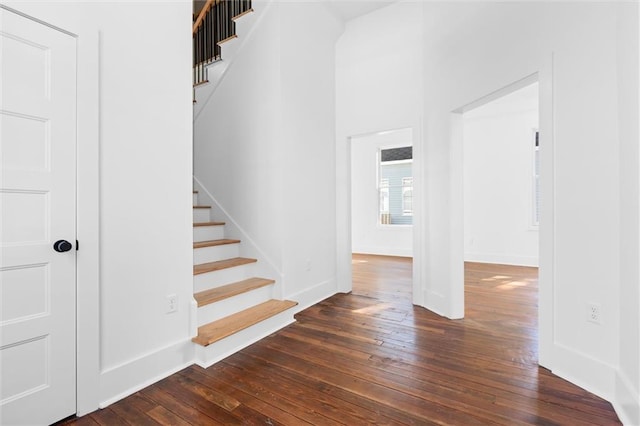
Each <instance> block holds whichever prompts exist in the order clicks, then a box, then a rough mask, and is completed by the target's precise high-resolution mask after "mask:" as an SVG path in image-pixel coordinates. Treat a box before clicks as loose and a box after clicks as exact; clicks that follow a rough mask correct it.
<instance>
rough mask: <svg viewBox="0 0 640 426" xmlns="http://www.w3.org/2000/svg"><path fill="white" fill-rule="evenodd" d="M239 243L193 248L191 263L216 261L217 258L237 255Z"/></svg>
mask: <svg viewBox="0 0 640 426" xmlns="http://www.w3.org/2000/svg"><path fill="white" fill-rule="evenodd" d="M239 253H240V244H224V245H221V246H213V247H203V248H197V249H194V250H193V264H194V265H198V264H200V263H207V262H216V261H218V260H224V259H231V258H232V257H238V256H239Z"/></svg>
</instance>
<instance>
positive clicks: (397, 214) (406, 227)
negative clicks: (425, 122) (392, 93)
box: [350, 128, 414, 301]
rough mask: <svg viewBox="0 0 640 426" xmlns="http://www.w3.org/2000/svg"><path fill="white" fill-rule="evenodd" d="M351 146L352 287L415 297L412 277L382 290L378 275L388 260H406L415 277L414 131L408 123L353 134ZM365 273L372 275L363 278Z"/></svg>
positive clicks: (384, 296) (363, 291)
mask: <svg viewBox="0 0 640 426" xmlns="http://www.w3.org/2000/svg"><path fill="white" fill-rule="evenodd" d="M350 148H351V241H352V265H353V274H354V277H353V278H354V279H353V282H354V287H353V291H354V293H356V294H362V295H367V296H372V297H378V298H381V299H403V300H407V301H411V300H412V294H413V284H412V280H411V279H408V280H400V281H399V282H398V284H397V286H394V287H393V288H391V289H390V288H389V287H388V286H385V287H384V289H383V288H381V287H378V284H379V281H378V280H377V277H379V276H380V275H381V272H382V270H384V269H385V266H384V265H385V264H389V265H401V267H402V268H404V269H407V270H408V271H409V274H408V276H409V277H411V276H412V274H411V271H412V268H413V266H412V265H413V214H414V198H413V194H414V190H413V131H412V129H410V128H407V129H398V130H389V131H381V132H376V133H370V134H365V135H360V136H354V137H351V147H350ZM394 267H396V266H394ZM370 268H373V269H375V271H374V270H370V271H369V269H370ZM367 271H368V272H367ZM361 274H364V275H365V277H366V276H369V277H371V279H369V280H367V279H364V280H359V279H358V275H361ZM405 276H406V275H405Z"/></svg>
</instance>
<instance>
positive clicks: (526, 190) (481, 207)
mask: <svg viewBox="0 0 640 426" xmlns="http://www.w3.org/2000/svg"><path fill="white" fill-rule="evenodd" d="M539 115H540V114H539V87H538V82H537V81H535V82H532V83H531V84H528V85H526V86H524V87H520V88H518V89H516V90H513V91H511V92H509V93H507V94H505V95H503V96H501V97H499V98H497V99H494V100H491V101H490V102H487V103H484V104H482V105H481V106H478V107H475V108H473V109H469V110H466V111H465V112H464V113H463V115H462V134H463V187H464V262H465V268H464V274H465V275H464V276H465V279H464V285H465V294H467V295H469V297H465V300H468V301H471V300H473V301H474V302H466V303H465V317H466V318H468V319H470V320H472V321H474V320H475V319H476V318H478V317H482V318H485V319H487V318H488V317H487V315H486V314H487V313H486V312H485V307H486V306H487V304H486V303H483V297H484V298H485V300H489V298H491V300H492V306H494V308H495V306H496V303H498V306H500V308H499V309H498V310H495V311H494V312H493V313H492V315H491V316H489V318H490V320H489V321H490V322H491V324H484V326H496V324H501V327H506V328H508V327H509V326H513V327H514V329H513V331H514V335H515V334H516V333H518V334H519V337H520V338H521V339H520V340H521V342H520V344H519V347H518V348H511V349H508V350H513V351H514V356H516V357H518V359H521V360H522V362H526V363H535V364H537V363H538V350H537V348H538V333H537V328H538V327H537V325H538V266H539V257H540V256H539V254H540V245H539V225H540V208H539V202H540V192H541V191H540V143H541V141H540V137H539V131H538V129H539ZM501 294H502V295H504V296H507V295H508V298H507V297H502V296H501ZM496 298H498V299H501V298H503V299H504V300H508V301H509V303H505V304H499V300H498V301H496V300H495V299H496ZM514 301H515V302H514ZM478 302H480V303H478ZM516 314H517V315H516ZM515 317H517V318H518V321H514V322H513V324H510V321H509V319H510V318H515ZM523 322H524V323H523ZM523 330H524V333H525V334H527V336H522V333H523ZM523 339H524V340H523ZM516 352H517V354H516Z"/></svg>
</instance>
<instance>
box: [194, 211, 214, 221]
mask: <svg viewBox="0 0 640 426" xmlns="http://www.w3.org/2000/svg"><path fill="white" fill-rule="evenodd" d="M210 220H211V209H193V222H194V223H200V222H209V221H210Z"/></svg>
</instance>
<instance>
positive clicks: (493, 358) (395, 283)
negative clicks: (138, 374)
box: [63, 255, 620, 426]
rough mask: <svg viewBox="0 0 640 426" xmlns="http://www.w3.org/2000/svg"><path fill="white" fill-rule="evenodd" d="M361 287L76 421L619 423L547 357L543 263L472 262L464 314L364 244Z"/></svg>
mask: <svg viewBox="0 0 640 426" xmlns="http://www.w3.org/2000/svg"><path fill="white" fill-rule="evenodd" d="M353 271H354V285H353V293H352V294H338V295H335V296H333V297H330V298H329V299H326V300H325V301H323V302H321V303H319V304H317V305H315V306H313V307H311V308H309V309H306V310H305V311H303V312H301V313H300V314H298V315H297V320H298V321H297V323H295V324H292V325H291V326H289V327H287V328H285V329H283V330H281V331H280V332H278V333H275V334H273V335H271V336H270V337H268V338H266V339H263V340H262V341H260V342H258V343H256V344H254V345H251V346H250V347H248V348H246V349H244V350H243V351H241V352H239V353H237V354H235V355H233V356H231V357H229V358H227V359H225V360H223V361H221V362H219V363H218V364H216V365H214V366H212V367H210V368H208V369H206V370H205V369H202V368H200V367H196V366H192V367H189V368H186V369H185V370H182V371H181V372H179V373H177V374H175V375H173V376H171V377H169V378H167V379H165V380H162V381H160V382H158V383H156V384H154V385H152V386H150V387H148V388H146V389H144V390H142V391H140V392H138V393H136V394H135V395H132V396H130V397H128V398H126V399H124V400H122V401H120V402H117V403H115V404H112V405H110V406H109V407H107V408H105V409H103V410H99V411H97V412H94V413H92V414H90V415H87V416H84V417H82V418H79V419H72V420H67V421H66V422H63V424H79V425H85V424H86V425H96V424H100V425H126V424H132V425H157V424H161V425H239V424H244V425H305V424H312V425H342V424H346V425H373V424H380V425H444V424H447V425H465V426H466V425H489V424H502V425H518V424H544V425H615V424H620V423H619V421H618V418H617V416H616V414H615V412H614V411H613V409H612V407H611V405H610V404H609V403H608V402H606V401H604V400H602V399H600V398H598V397H596V396H594V395H592V394H590V393H588V392H586V391H584V390H582V389H580V388H578V387H577V386H574V385H572V384H570V383H568V382H566V381H564V380H562V379H560V378H558V377H556V376H554V375H553V374H551V373H550V372H549V371H547V370H545V369H543V368H540V367H538V365H537V318H536V315H537V270H536V269H535V268H522V267H513V266H500V265H485V264H476V263H468V264H467V265H466V266H465V272H466V278H465V282H466V293H465V295H466V318H465V319H464V320H456V321H452V320H447V319H444V318H441V317H439V316H438V315H435V314H433V313H431V312H429V311H427V310H425V309H422V308H417V307H414V306H412V305H411V260H410V259H403V258H393V257H382V256H365V255H354V257H353Z"/></svg>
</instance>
